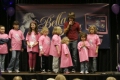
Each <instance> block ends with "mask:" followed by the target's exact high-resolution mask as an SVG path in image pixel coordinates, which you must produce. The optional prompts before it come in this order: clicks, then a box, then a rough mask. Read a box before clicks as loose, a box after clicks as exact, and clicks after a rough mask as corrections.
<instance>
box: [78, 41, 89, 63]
mask: <svg viewBox="0 0 120 80" xmlns="http://www.w3.org/2000/svg"><path fill="white" fill-rule="evenodd" d="M83 44H85V46H86V47H83ZM89 47H90V44H89V43H88V41H85V42H83V41H80V42H79V43H78V52H79V61H80V62H83V61H89V56H88V50H89Z"/></svg>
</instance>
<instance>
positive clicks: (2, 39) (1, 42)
mask: <svg viewBox="0 0 120 80" xmlns="http://www.w3.org/2000/svg"><path fill="white" fill-rule="evenodd" d="M8 40H9V39H8V35H7V34H5V27H4V26H0V69H1V72H5V71H4V65H5V56H6V54H7V53H8V47H7V42H8Z"/></svg>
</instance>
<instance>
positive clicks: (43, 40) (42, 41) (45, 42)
mask: <svg viewBox="0 0 120 80" xmlns="http://www.w3.org/2000/svg"><path fill="white" fill-rule="evenodd" d="M38 41H39V46H42V47H43V49H42V50H43V52H44V55H45V56H49V51H50V38H49V37H48V36H44V35H42V36H41V37H40V38H39V40H38ZM40 56H41V55H40Z"/></svg>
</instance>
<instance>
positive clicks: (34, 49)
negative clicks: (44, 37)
mask: <svg viewBox="0 0 120 80" xmlns="http://www.w3.org/2000/svg"><path fill="white" fill-rule="evenodd" d="M39 37H40V34H39V33H38V27H37V23H36V22H34V21H32V22H31V23H30V26H29V32H28V33H27V36H26V41H27V52H28V55H29V61H28V62H29V70H30V72H35V71H34V70H35V64H36V54H37V53H38V51H39V48H38V39H39Z"/></svg>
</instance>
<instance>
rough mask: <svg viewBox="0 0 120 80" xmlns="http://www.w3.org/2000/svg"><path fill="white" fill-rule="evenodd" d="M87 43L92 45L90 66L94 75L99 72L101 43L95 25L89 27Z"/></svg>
mask: <svg viewBox="0 0 120 80" xmlns="http://www.w3.org/2000/svg"><path fill="white" fill-rule="evenodd" d="M87 41H88V42H89V44H90V48H89V66H90V70H91V71H92V73H95V72H96V71H97V60H96V58H97V57H98V48H99V45H100V44H101V43H100V38H99V36H98V35H97V28H96V26H94V25H91V26H90V27H89V34H88V35H87Z"/></svg>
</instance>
